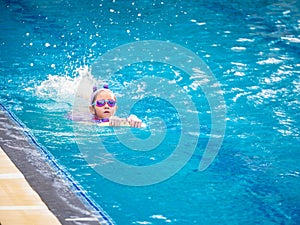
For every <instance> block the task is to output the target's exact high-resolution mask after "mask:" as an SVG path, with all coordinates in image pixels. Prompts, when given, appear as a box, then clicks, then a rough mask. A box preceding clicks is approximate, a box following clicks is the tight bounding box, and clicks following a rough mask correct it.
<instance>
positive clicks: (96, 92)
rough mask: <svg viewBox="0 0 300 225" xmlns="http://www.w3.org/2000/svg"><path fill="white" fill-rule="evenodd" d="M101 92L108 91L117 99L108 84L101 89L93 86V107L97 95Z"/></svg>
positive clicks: (91, 102) (91, 101)
mask: <svg viewBox="0 0 300 225" xmlns="http://www.w3.org/2000/svg"><path fill="white" fill-rule="evenodd" d="M101 91H108V92H110V93H111V94H112V95H113V96H114V97H115V95H114V93H113V92H112V91H111V90H109V88H108V84H104V85H103V88H100V89H97V86H93V92H92V94H91V99H90V105H92V104H93V103H94V99H95V97H96V95H97V94H98V93H100V92H101Z"/></svg>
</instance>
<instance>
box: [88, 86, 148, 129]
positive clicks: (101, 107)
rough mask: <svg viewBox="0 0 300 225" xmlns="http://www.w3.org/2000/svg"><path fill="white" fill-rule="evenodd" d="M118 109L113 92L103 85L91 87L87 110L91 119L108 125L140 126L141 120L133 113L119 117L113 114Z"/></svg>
mask: <svg viewBox="0 0 300 225" xmlns="http://www.w3.org/2000/svg"><path fill="white" fill-rule="evenodd" d="M117 109H118V106H117V98H116V96H115V94H114V93H113V92H112V91H111V90H110V89H109V88H108V85H104V86H103V88H100V89H97V87H94V88H93V92H92V94H91V99H90V105H89V110H90V112H91V113H92V115H93V121H94V122H96V123H107V122H109V125H110V126H124V125H127V126H128V125H129V126H130V127H137V128H139V127H142V125H143V123H142V121H141V120H140V119H139V118H137V116H135V115H130V116H129V117H128V118H120V117H117V116H115V113H116V111H117Z"/></svg>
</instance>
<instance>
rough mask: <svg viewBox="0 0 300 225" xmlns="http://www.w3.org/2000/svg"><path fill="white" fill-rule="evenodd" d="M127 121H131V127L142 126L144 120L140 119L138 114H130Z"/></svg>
mask: <svg viewBox="0 0 300 225" xmlns="http://www.w3.org/2000/svg"><path fill="white" fill-rule="evenodd" d="M127 122H128V123H129V125H130V126H131V127H136V128H140V127H141V126H142V120H140V119H139V118H137V116H136V115H130V116H129V117H128V118H127Z"/></svg>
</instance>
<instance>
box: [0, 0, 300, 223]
mask: <svg viewBox="0 0 300 225" xmlns="http://www.w3.org/2000/svg"><path fill="white" fill-rule="evenodd" d="M0 7H1V12H2V13H1V17H0V18H1V20H0V27H1V31H2V32H1V39H0V52H1V62H0V68H1V81H0V82H1V90H2V91H1V92H0V99H1V103H2V104H3V105H5V106H6V108H8V109H9V110H10V111H11V112H13V113H14V114H15V115H16V116H17V117H18V118H19V119H20V120H21V121H23V123H24V124H25V125H26V126H27V127H28V128H29V129H30V131H31V133H33V134H34V136H35V137H36V139H37V140H38V142H39V143H40V144H42V145H43V146H44V147H45V148H46V149H47V151H48V152H49V153H51V154H52V155H53V156H54V158H55V159H56V161H57V162H58V164H59V165H61V167H62V168H64V170H65V171H67V172H68V173H69V174H70V175H71V176H72V178H73V179H74V180H75V182H76V183H77V184H78V185H80V186H81V187H82V188H83V190H85V192H86V194H87V195H88V196H89V197H90V198H91V199H92V200H93V201H94V202H96V204H98V205H99V206H101V208H103V210H104V211H105V212H106V213H107V214H108V215H109V216H110V217H111V218H112V219H113V220H114V223H116V224H242V223H244V224H298V223H299V222H300V216H299V214H300V204H299V202H300V196H299V193H298V189H299V188H300V181H299V171H300V168H299V144H300V143H299V133H300V132H299V127H300V126H299V90H300V86H299V84H300V79H299V73H300V62H299V61H300V60H299V52H300V51H299V47H300V37H299V29H300V22H299V21H300V10H299V9H300V3H299V1H290V2H289V3H287V2H286V1H284V0H278V1H251V2H250V1H234V0H232V1H218V0H214V1H209V2H207V1H168V2H167V1H165V2H164V1H137V2H127V1H117V0H116V1H111V2H106V1H88V2H86V3H84V4H83V3H81V2H80V1H70V2H68V1H66V2H65V1H55V2H54V1H53V2H51V1H38V2H36V1H22V2H21V3H20V2H4V1H1V6H0ZM144 40H156V41H166V45H168V44H172V43H174V44H176V45H179V46H181V47H182V48H184V49H189V50H190V51H191V52H193V53H195V54H196V55H198V56H199V57H200V58H201V59H202V60H203V61H204V63H206V64H207V65H208V66H209V67H210V70H211V71H212V73H213V74H214V76H215V78H216V79H217V81H218V83H219V84H220V89H221V90H222V96H223V97H224V99H225V103H226V109H227V112H226V130H225V135H224V140H223V142H222V146H221V148H220V149H219V152H218V154H217V157H216V158H215V159H214V160H213V163H212V164H211V165H210V166H209V167H208V168H207V169H206V170H204V171H199V170H198V166H199V162H200V161H201V158H202V156H203V153H204V150H205V147H206V145H207V143H208V141H209V138H210V135H211V130H212V129H213V128H212V120H211V108H210V105H209V102H208V100H207V96H206V95H205V93H204V91H203V90H202V89H200V88H199V86H201V84H198V86H197V84H196V86H193V85H192V82H193V79H190V77H189V76H188V75H187V74H185V73H183V72H182V71H180V70H178V69H177V68H174V67H172V66H169V65H165V64H162V63H159V62H140V63H136V64H135V65H132V66H128V67H126V68H123V69H122V70H120V71H117V72H116V73H115V74H114V76H112V77H111V79H110V86H111V88H112V89H113V90H114V91H115V92H116V93H118V94H119V96H120V101H121V100H122V99H123V100H122V101H121V102H122V103H124V104H125V103H126V98H124V97H123V96H122V93H124V91H126V90H127V89H126V88H130V83H132V82H134V81H135V80H139V79H143V78H145V77H162V76H163V77H164V78H166V79H169V80H172V81H174V82H175V83H176V85H178V86H179V87H181V88H182V89H183V90H185V91H186V92H184V93H187V95H188V96H190V98H191V100H192V102H193V103H194V104H195V107H196V109H197V115H198V118H199V133H197V136H198V140H197V143H196V148H195V152H194V153H193V154H192V156H191V158H190V160H188V162H187V163H186V164H185V165H184V166H183V167H182V168H181V169H180V170H179V171H178V172H177V173H175V174H174V175H173V176H170V177H169V178H168V179H166V180H163V181H161V182H158V183H155V184H152V185H141V186H133V185H124V184H120V183H117V182H114V181H111V180H109V179H108V178H107V177H105V176H102V175H101V174H100V173H99V171H96V170H94V169H93V168H94V167H95V164H92V163H87V162H86V161H85V158H86V152H83V151H81V148H80V145H79V144H78V143H79V142H80V140H84V141H90V142H93V141H94V140H95V142H96V143H98V141H99V137H101V138H102V139H101V142H102V143H103V144H104V145H105V146H108V147H107V148H108V150H109V151H110V153H111V154H113V155H114V156H116V157H117V158H118V159H119V160H120V161H124V162H126V163H128V164H133V165H136V166H141V165H152V164H158V163H159V162H162V161H163V160H165V159H166V158H167V157H168V156H169V155H170V154H172V152H173V150H174V148H175V147H176V145H178V143H179V140H180V132H182V126H181V124H180V117H179V112H180V109H181V108H180V109H178V107H176V104H171V103H172V101H171V100H170V99H164V98H156V97H153V96H151V95H150V94H149V93H148V92H143V91H142V92H141V93H142V95H141V96H140V99H139V101H137V102H136V104H135V105H134V107H133V109H132V113H135V114H137V115H138V116H139V117H141V118H142V119H143V120H144V121H145V122H148V124H150V125H152V124H151V123H152V118H155V117H157V116H158V115H159V116H160V118H161V120H162V121H164V124H165V127H166V129H159V127H155V126H154V130H153V132H154V133H153V132H152V133H151V132H150V131H149V130H148V129H146V130H128V129H125V128H120V129H116V130H112V129H110V128H105V129H103V130H99V129H96V130H95V129H94V128H93V129H92V130H91V131H90V133H89V134H90V135H89V136H83V137H81V138H83V139H80V137H78V136H77V137H76V135H74V129H76V127H75V128H74V123H73V122H72V121H70V120H68V118H67V116H66V115H67V114H68V113H69V112H70V111H71V110H72V107H73V101H74V95H75V94H76V87H78V85H79V84H80V79H81V77H80V76H79V75H78V73H76V72H75V70H76V69H78V68H80V67H84V66H88V67H92V65H94V63H97V62H98V60H99V58H100V56H103V55H104V54H105V53H107V52H108V51H109V50H112V49H116V48H118V47H119V46H123V45H125V44H128V43H138V42H140V41H144ZM98 76H100V75H98ZM97 78H101V77H97ZM194 85H195V83H194ZM124 87H125V89H124ZM158 87H159V88H160V89H158V90H163V88H165V86H158ZM174 90H175V89H174ZM175 93H176V94H178V92H175ZM126 94H127V95H126V97H127V98H128V99H132V98H133V99H134V98H135V97H136V96H137V92H135V93H131V92H129V93H128V91H127V92H126ZM171 94H172V93H171ZM173 94H174V93H173ZM183 96H185V95H183ZM122 97H123V98H122ZM127 101H129V100H127ZM124 104H123V105H124ZM185 106H186V105H185ZM186 107H190V105H187V106H186ZM182 108H183V109H184V106H183V107H182ZM125 109H126V107H125V105H124V107H123V110H122V106H120V115H123V116H125V115H126V114H127V113H128V112H127V111H126V110H125ZM164 124H162V126H164ZM87 129H88V128H87ZM162 131H165V133H163V132H162ZM129 134H133V135H135V136H137V137H140V138H142V139H147V138H149V137H151V135H154V134H155V135H157V136H158V137H160V136H162V135H165V136H164V139H163V140H162V142H161V144H160V145H159V146H157V148H156V149H155V150H153V151H147V152H141V151H130V147H128V146H126V145H124V144H122V142H121V141H120V140H119V139H118V138H120V139H121V138H124V137H125V138H126V136H127V135H129ZM185 137H186V136H185ZM129 144H132V143H130V142H129ZM185 147H186V148H187V147H189V144H188V143H187V144H186V146H184V147H183V148H185ZM128 148H129V150H128ZM153 175H154V176H155V175H157V174H153Z"/></svg>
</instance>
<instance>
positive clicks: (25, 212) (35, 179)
mask: <svg viewBox="0 0 300 225" xmlns="http://www.w3.org/2000/svg"><path fill="white" fill-rule="evenodd" d="M22 129H24V128H22V127H20V126H18V124H16V123H15V121H12V119H11V118H9V115H7V113H6V112H4V111H2V110H1V109H0V225H48V224H49V225H50V224H51V225H59V224H62V225H71V224H76V225H96V224H97V225H99V224H107V223H106V221H105V220H103V218H102V217H101V216H100V214H99V212H98V211H97V210H95V209H94V208H93V207H91V206H90V205H88V204H87V203H85V202H84V200H83V199H82V197H80V195H79V194H78V193H76V189H75V188H72V185H70V182H68V181H66V179H64V177H63V176H62V175H60V174H59V173H58V171H57V170H55V169H54V168H52V166H51V165H50V164H49V162H47V159H46V158H45V156H44V155H43V154H42V153H41V151H40V150H39V149H38V148H37V147H36V146H34V144H33V143H31V142H30V140H29V139H28V137H27V136H26V135H25V134H24V132H23V130H22ZM48 161H49V160H48ZM77 191H78V190H77Z"/></svg>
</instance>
